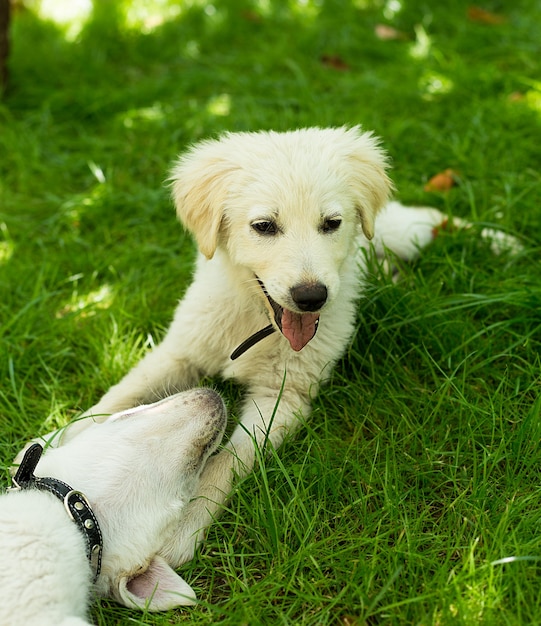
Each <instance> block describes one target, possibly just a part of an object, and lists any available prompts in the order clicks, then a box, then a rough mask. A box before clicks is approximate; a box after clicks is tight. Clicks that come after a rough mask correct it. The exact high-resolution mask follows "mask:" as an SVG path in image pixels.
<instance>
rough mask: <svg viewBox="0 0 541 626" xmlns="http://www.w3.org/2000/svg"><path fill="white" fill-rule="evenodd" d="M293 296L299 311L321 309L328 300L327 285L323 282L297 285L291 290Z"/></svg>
mask: <svg viewBox="0 0 541 626" xmlns="http://www.w3.org/2000/svg"><path fill="white" fill-rule="evenodd" d="M290 294H291V298H292V300H293V302H294V303H295V305H296V306H297V307H298V309H299V311H310V312H312V313H313V312H315V311H319V309H321V307H322V306H323V305H324V304H325V302H327V287H325V285H322V284H321V283H308V284H302V285H297V286H295V287H292V288H291V290H290Z"/></svg>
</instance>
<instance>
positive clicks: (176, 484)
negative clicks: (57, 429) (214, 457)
mask: <svg viewBox="0 0 541 626" xmlns="http://www.w3.org/2000/svg"><path fill="white" fill-rule="evenodd" d="M87 421H89V422H90V421H91V420H87ZM225 423H226V417H225V408H224V405H223V402H222V400H221V398H220V397H219V396H218V394H216V393H215V392H213V391H210V390H208V389H197V390H194V391H188V392H184V393H181V394H177V395H175V396H171V397H170V398H167V399H165V400H162V401H161V402H158V403H156V404H153V405H149V406H142V407H138V408H136V409H133V410H130V411H126V412H123V413H118V414H116V415H114V416H112V417H111V418H110V419H109V420H107V421H106V422H105V423H103V424H91V425H90V427H88V428H86V429H85V430H83V431H82V432H81V434H80V435H79V436H78V437H75V438H73V439H71V440H70V441H69V442H67V443H66V444H65V445H62V446H60V447H58V448H55V449H53V448H49V449H48V450H47V451H46V453H45V454H44V456H43V457H42V458H41V460H40V462H39V463H38V466H37V469H36V471H35V474H36V476H52V477H55V478H58V479H60V480H63V481H64V482H66V483H68V484H69V485H70V486H71V487H73V488H74V489H77V490H79V491H82V492H83V493H84V494H85V495H86V497H87V498H88V500H89V502H90V504H91V506H92V508H93V510H94V513H95V514H96V517H97V519H98V522H99V524H100V528H101V531H102V535H103V562H102V570H101V574H100V576H99V578H98V580H97V582H96V584H95V585H94V589H93V592H94V593H97V594H99V595H102V596H110V597H112V598H114V599H116V600H118V601H119V602H121V603H122V604H125V605H126V606H129V607H132V608H133V607H139V608H143V607H147V608H148V609H149V610H162V609H168V608H172V607H174V606H181V605H189V604H194V602H195V594H194V592H193V590H192V589H191V587H190V586H189V585H188V584H187V583H185V582H184V580H182V578H181V577H180V576H178V574H176V573H175V572H174V571H173V570H172V569H171V568H170V567H169V565H168V564H167V563H166V562H165V561H164V560H163V558H161V557H160V556H158V554H157V553H158V551H159V549H160V547H161V543H162V541H163V536H164V535H165V536H167V535H168V534H170V533H171V532H172V530H171V527H172V526H174V527H176V526H177V525H178V520H179V518H180V517H181V515H182V511H183V509H184V508H185V507H186V505H187V504H188V502H189V500H190V498H191V497H192V496H193V495H194V494H195V492H196V491H197V488H198V481H199V476H200V473H201V469H202V467H203V465H204V463H205V462H206V460H207V458H208V457H209V455H210V454H211V452H212V451H213V450H214V449H215V448H216V447H217V445H218V444H219V442H220V441H221V438H222V435H223V432H224V429H225ZM0 564H1V566H0V590H1V592H2V598H1V601H0V624H1V625H2V626H68V625H73V626H75V625H76V624H79V625H83V624H88V622H87V621H86V613H87V607H88V604H89V601H90V599H91V591H92V584H91V579H92V573H91V569H90V565H89V563H88V560H87V557H86V551H85V542H84V539H83V535H82V533H81V531H80V530H79V529H78V527H77V526H76V525H75V523H74V522H72V521H71V519H70V518H69V517H68V514H67V512H66V510H65V509H64V505H63V503H62V502H61V501H60V500H59V499H58V498H57V497H56V496H54V495H52V494H50V493H48V492H44V491H38V490H35V489H26V490H23V491H18V492H12V493H7V494H3V495H1V496H0Z"/></svg>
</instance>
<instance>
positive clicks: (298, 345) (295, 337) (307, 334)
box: [282, 309, 319, 352]
mask: <svg viewBox="0 0 541 626" xmlns="http://www.w3.org/2000/svg"><path fill="white" fill-rule="evenodd" d="M318 320H319V313H293V311H288V310H287V309H284V311H283V313H282V334H283V335H284V337H286V338H287V340H288V341H289V343H290V344H291V347H292V348H293V350H295V352H299V350H302V349H303V348H304V346H305V345H306V344H307V343H308V342H309V341H310V339H312V338H313V336H314V335H315V334H316V330H317V321H318Z"/></svg>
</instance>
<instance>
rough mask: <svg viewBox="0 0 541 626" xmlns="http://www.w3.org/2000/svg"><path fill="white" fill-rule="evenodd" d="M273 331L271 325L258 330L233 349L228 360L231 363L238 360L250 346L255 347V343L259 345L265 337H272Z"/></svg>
mask: <svg viewBox="0 0 541 626" xmlns="http://www.w3.org/2000/svg"><path fill="white" fill-rule="evenodd" d="M275 330H276V328H274V326H273V325H272V324H269V325H268V326H265V328H262V329H261V330H258V331H257V332H256V333H254V334H253V335H250V337H248V339H245V340H244V341H243V342H242V343H241V344H240V346H239V347H238V348H235V350H233V352H232V353H231V356H230V357H229V358H230V359H231V360H232V361H234V360H235V359H238V358H239V356H241V355H242V354H244V353H245V352H246V350H249V349H250V348H251V347H252V346H255V344H256V343H259V342H260V341H261V340H262V339H265V337H268V336H269V335H272V333H273V332H274V331H275Z"/></svg>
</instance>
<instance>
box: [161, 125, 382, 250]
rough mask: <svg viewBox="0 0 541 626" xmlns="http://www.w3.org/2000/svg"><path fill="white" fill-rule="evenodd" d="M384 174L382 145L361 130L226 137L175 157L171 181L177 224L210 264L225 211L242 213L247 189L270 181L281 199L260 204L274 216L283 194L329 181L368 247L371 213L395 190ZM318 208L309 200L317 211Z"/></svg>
mask: <svg viewBox="0 0 541 626" xmlns="http://www.w3.org/2000/svg"><path fill="white" fill-rule="evenodd" d="M387 166H388V162H387V156H386V154H385V153H384V151H383V150H382V149H381V148H380V147H379V141H378V140H377V139H376V138H375V137H374V135H372V133H370V132H362V131H361V129H360V127H358V126H355V127H353V128H349V129H348V128H344V127H342V128H305V129H301V130H297V131H290V132H285V133H276V132H254V133H227V134H225V135H224V136H223V137H221V138H220V139H216V140H205V141H201V142H200V143H198V144H196V145H195V146H193V147H192V148H191V149H190V150H188V151H187V152H186V153H185V154H184V155H182V156H180V158H179V159H178V161H177V162H176V164H175V165H174V167H173V169H172V172H171V177H170V180H171V183H172V191H173V200H174V203H175V206H176V209H177V215H178V217H179V219H180V221H181V222H182V223H183V225H184V226H185V227H186V229H187V230H189V231H190V232H191V233H192V234H193V235H194V237H195V239H196V242H197V244H198V246H199V249H200V250H201V252H202V253H203V254H204V255H205V256H206V257H207V258H211V257H212V256H213V255H214V252H215V250H216V247H217V246H218V245H219V243H220V235H221V231H222V230H223V227H224V226H225V225H226V223H227V219H228V212H229V210H235V209H236V208H241V207H243V206H245V205H246V199H244V197H243V196H244V195H245V194H246V193H247V192H248V191H249V190H248V186H250V185H253V184H254V183H257V182H260V183H262V182H264V180H265V179H267V178H269V177H271V176H272V177H274V178H275V180H274V182H275V184H276V187H277V190H278V194H277V196H278V197H274V198H273V197H271V198H267V197H262V198H259V202H260V203H261V204H264V203H268V204H270V206H269V208H271V209H279V206H278V204H279V202H280V196H282V195H284V193H286V194H287V187H288V186H293V187H297V189H299V188H300V189H302V190H303V192H308V193H310V192H311V191H313V192H315V191H316V190H317V189H318V188H319V187H320V186H321V183H322V182H323V181H322V180H321V177H323V178H324V179H331V180H332V179H333V178H334V179H335V181H336V182H339V183H340V184H341V186H342V191H344V192H345V195H348V196H349V198H348V200H349V201H350V204H352V205H353V206H354V208H355V213H356V216H357V219H358V220H359V222H360V224H361V226H362V230H363V232H364V234H365V235H366V237H367V238H368V239H372V237H373V236H374V220H375V216H376V213H377V212H378V211H379V209H380V208H382V206H383V205H384V204H385V203H386V201H387V199H388V196H389V193H390V191H391V187H392V184H391V182H390V180H389V178H388V176H387V173H386V171H387ZM295 178H297V180H295ZM311 185H313V186H314V189H313V190H311V189H310V186H311ZM292 191H293V192H294V193H295V190H294V189H292ZM328 192H332V185H331V188H330V189H329V190H328ZM312 195H315V193H313V194H312ZM238 200H240V202H238ZM293 200H294V198H293ZM299 200H300V198H299ZM321 200H324V199H323V198H321V199H318V198H317V197H314V201H315V202H316V203H319V202H320V201H321ZM326 200H329V198H326ZM246 208H248V207H246ZM316 208H317V209H318V210H319V209H321V208H323V207H321V206H317V207H316Z"/></svg>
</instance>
